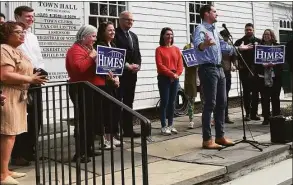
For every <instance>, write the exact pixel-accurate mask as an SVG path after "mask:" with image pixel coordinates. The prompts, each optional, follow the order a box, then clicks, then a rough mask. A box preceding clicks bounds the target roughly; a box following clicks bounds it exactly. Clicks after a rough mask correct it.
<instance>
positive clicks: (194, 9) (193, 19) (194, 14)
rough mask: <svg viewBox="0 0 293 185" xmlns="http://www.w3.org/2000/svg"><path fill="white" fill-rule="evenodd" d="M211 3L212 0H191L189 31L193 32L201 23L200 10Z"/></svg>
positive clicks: (189, 4)
mask: <svg viewBox="0 0 293 185" xmlns="http://www.w3.org/2000/svg"><path fill="white" fill-rule="evenodd" d="M207 4H210V5H212V1H189V2H188V6H189V11H188V14H189V33H190V34H193V32H194V29H195V27H196V26H197V25H199V24H201V22H202V20H201V18H200V14H199V10H200V8H201V7H202V6H203V5H207Z"/></svg>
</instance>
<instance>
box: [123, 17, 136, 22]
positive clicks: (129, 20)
mask: <svg viewBox="0 0 293 185" xmlns="http://www.w3.org/2000/svg"><path fill="white" fill-rule="evenodd" d="M122 19H123V20H125V21H128V22H134V20H133V19H126V18H122Z"/></svg>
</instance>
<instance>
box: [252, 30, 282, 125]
mask: <svg viewBox="0 0 293 185" xmlns="http://www.w3.org/2000/svg"><path fill="white" fill-rule="evenodd" d="M261 45H269V46H274V45H279V44H278V43H277V40H276V36H275V34H274V32H273V31H272V30H271V29H266V30H265V31H264V33H263V36H262V41H261ZM255 71H256V75H257V76H258V77H259V78H258V82H259V86H260V92H261V96H262V99H263V106H262V108H263V114H264V115H263V116H264V121H263V123H262V124H263V125H268V124H269V117H270V101H272V113H273V114H272V116H277V115H280V92H281V86H282V71H283V64H273V63H263V64H258V65H256V69H255Z"/></svg>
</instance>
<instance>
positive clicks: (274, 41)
mask: <svg viewBox="0 0 293 185" xmlns="http://www.w3.org/2000/svg"><path fill="white" fill-rule="evenodd" d="M266 31H268V32H270V35H271V38H272V39H271V42H272V43H273V44H275V43H277V39H276V35H275V33H274V31H273V30H271V29H266V30H265V31H264V32H263V34H262V39H261V41H262V43H264V42H265V40H264V35H265V32H266Z"/></svg>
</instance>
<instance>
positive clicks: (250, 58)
mask: <svg viewBox="0 0 293 185" xmlns="http://www.w3.org/2000/svg"><path fill="white" fill-rule="evenodd" d="M260 42H261V40H260V39H259V38H257V37H255V35H254V26H253V24H251V23H247V24H246V25H245V35H244V37H242V38H241V39H238V40H237V41H236V42H235V46H240V45H241V44H242V43H244V44H245V45H247V44H253V45H256V44H259V43H260ZM240 53H241V54H242V56H243V59H244V60H245V62H246V63H247V65H248V67H249V68H250V69H251V70H252V72H254V68H255V64H254V49H252V50H246V51H241V52H240ZM238 61H239V64H238V69H239V77H240V81H241V83H242V87H243V101H244V109H245V112H246V116H245V118H244V119H245V121H250V120H251V119H252V120H260V117H259V116H257V111H258V101H259V89H258V87H257V86H256V85H254V84H255V83H254V82H255V80H256V78H257V77H253V76H252V74H250V72H249V70H248V68H247V67H246V65H245V64H243V63H242V62H241V60H238Z"/></svg>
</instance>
